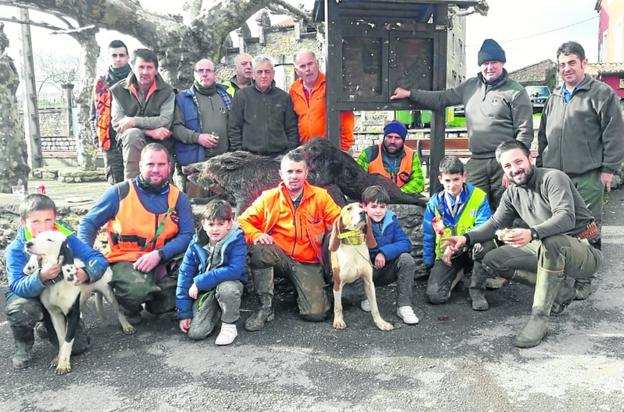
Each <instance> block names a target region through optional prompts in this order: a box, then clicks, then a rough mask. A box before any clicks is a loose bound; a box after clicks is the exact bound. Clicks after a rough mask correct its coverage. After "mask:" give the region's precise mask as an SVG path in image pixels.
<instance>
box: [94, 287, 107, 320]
mask: <svg viewBox="0 0 624 412" xmlns="http://www.w3.org/2000/svg"><path fill="white" fill-rule="evenodd" d="M103 297H104V295H102V294H101V293H100V292H97V291H96V292H95V312H96V313H97V315H98V317H99V318H100V320H102V321H103V320H106V317H105V316H104V304H103V303H102V299H103Z"/></svg>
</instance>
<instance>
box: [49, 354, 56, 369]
mask: <svg viewBox="0 0 624 412" xmlns="http://www.w3.org/2000/svg"><path fill="white" fill-rule="evenodd" d="M57 365H58V355H57V356H55V357H54V359H52V362H50V368H52V369H54V368H56V366H57Z"/></svg>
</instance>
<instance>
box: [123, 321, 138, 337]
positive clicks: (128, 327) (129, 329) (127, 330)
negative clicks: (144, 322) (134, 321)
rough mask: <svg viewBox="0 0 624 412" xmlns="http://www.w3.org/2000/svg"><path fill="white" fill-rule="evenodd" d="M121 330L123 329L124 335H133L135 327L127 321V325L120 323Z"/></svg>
mask: <svg viewBox="0 0 624 412" xmlns="http://www.w3.org/2000/svg"><path fill="white" fill-rule="evenodd" d="M121 330H122V331H123V333H124V335H134V332H136V328H135V327H134V326H132V325H131V324H130V323H128V324H127V325H122V326H121Z"/></svg>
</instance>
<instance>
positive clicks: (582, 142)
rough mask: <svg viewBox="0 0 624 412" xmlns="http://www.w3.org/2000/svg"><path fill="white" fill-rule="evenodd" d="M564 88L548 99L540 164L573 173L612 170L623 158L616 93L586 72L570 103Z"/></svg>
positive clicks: (623, 135) (622, 126)
mask: <svg viewBox="0 0 624 412" xmlns="http://www.w3.org/2000/svg"><path fill="white" fill-rule="evenodd" d="M561 92H562V90H561V88H559V89H557V90H555V91H554V92H553V94H552V96H551V97H550V99H548V102H546V106H545V107H544V112H543V113H542V120H541V123H540V129H539V133H538V143H539V147H538V153H539V156H538V158H537V165H538V166H544V167H552V168H554V169H559V170H562V171H564V172H566V173H567V174H569V175H571V176H574V175H580V174H583V173H586V172H589V171H592V170H596V169H601V171H603V172H611V173H613V172H614V171H616V170H619V169H620V164H621V162H622V161H623V160H624V121H623V120H622V111H621V109H620V105H619V103H618V99H617V96H616V95H615V93H614V92H613V90H612V89H611V88H610V87H609V86H607V85H606V84H604V83H602V82H599V81H597V80H595V79H593V78H592V77H591V76H588V75H585V79H583V80H582V81H581V83H579V85H578V86H577V89H576V90H575V91H574V94H573V95H572V99H571V100H570V101H569V102H568V103H564V102H563V97H562V93H561Z"/></svg>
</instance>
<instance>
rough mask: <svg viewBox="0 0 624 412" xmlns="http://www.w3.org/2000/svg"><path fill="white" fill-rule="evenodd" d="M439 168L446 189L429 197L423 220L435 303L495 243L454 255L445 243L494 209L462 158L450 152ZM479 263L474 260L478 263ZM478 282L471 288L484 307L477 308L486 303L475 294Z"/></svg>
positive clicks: (446, 296) (429, 292)
mask: <svg viewBox="0 0 624 412" xmlns="http://www.w3.org/2000/svg"><path fill="white" fill-rule="evenodd" d="M439 170H440V172H439V175H438V180H439V181H440V183H441V184H442V186H443V189H442V190H440V191H439V192H438V193H436V194H435V195H433V197H432V198H431V200H429V203H428V204H427V208H426V210H425V215H424V216H423V224H422V226H423V261H424V264H425V266H427V267H428V268H429V269H430V270H431V272H430V274H429V281H428V282H427V292H426V293H427V298H428V299H429V301H430V302H431V303H433V304H440V303H445V302H446V301H448V300H449V298H450V297H451V291H452V289H453V287H455V285H456V284H457V282H458V281H459V280H460V278H461V273H460V272H461V270H466V271H468V270H470V267H471V266H473V259H474V258H478V257H482V256H483V255H485V252H487V251H489V250H490V249H491V248H492V247H493V246H494V244H493V242H489V243H487V244H479V245H475V246H474V247H473V250H472V251H465V252H462V253H460V254H458V255H454V256H453V255H452V254H451V252H450V249H445V248H443V247H442V240H443V238H444V237H446V236H453V235H462V234H464V233H466V232H468V231H469V230H471V229H473V228H475V227H477V226H479V225H481V224H482V223H485V221H486V220H488V219H489V218H490V216H491V215H492V211H491V210H490V205H489V203H488V198H487V194H486V193H485V192H484V191H483V190H481V189H479V188H477V187H475V186H473V185H472V184H470V183H466V174H465V173H464V165H463V163H462V162H461V160H459V159H458V158H455V157H450V156H447V157H445V158H443V159H442V161H441V162H440V167H439ZM486 249H487V250H486ZM477 254H478V256H477ZM478 264H479V263H477V262H474V265H478ZM476 286H477V285H472V284H471V285H470V289H469V291H470V296H471V298H472V307H473V309H475V310H484V309H476V308H475V307H477V308H479V307H481V306H482V305H483V302H481V299H478V298H476V297H475V296H473V295H474V294H473V289H474V288H475V287H476ZM486 305H487V302H486Z"/></svg>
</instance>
